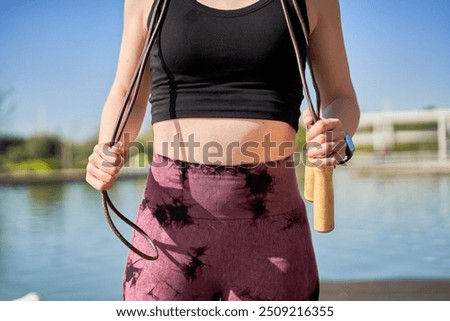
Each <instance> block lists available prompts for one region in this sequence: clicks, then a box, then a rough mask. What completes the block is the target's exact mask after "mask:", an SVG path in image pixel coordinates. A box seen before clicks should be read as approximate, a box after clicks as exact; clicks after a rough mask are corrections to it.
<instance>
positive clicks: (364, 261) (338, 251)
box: [0, 168, 450, 300]
mask: <svg viewBox="0 0 450 321" xmlns="http://www.w3.org/2000/svg"><path fill="white" fill-rule="evenodd" d="M144 184H145V181H144V180H143V179H139V180H129V181H120V182H118V184H117V185H116V187H115V188H114V189H113V190H112V191H111V193H110V194H111V197H112V199H113V200H114V201H115V203H116V205H117V206H118V207H119V209H121V210H122V211H123V212H124V213H126V214H127V215H128V216H129V217H131V218H134V217H135V213H136V212H137V207H138V203H139V201H140V198H141V195H142V192H143V188H144ZM335 193H336V202H335V204H336V229H335V231H333V232H332V233H330V234H319V233H316V232H314V233H313V239H314V244H315V248H316V255H317V260H318V264H319V271H320V276H321V279H322V280H374V279H398V278H413V279H414V278H426V279H434V278H450V252H449V249H450V233H449V231H450V215H449V214H450V197H449V196H450V176H442V177H439V176H408V177H360V176H353V175H350V174H348V173H346V169H345V168H339V169H338V170H337V171H336V172H335ZM307 207H308V210H309V218H310V220H311V219H312V217H311V210H312V209H311V205H310V204H309V203H307ZM119 227H120V228H121V229H122V230H123V231H124V234H125V235H127V236H128V235H130V234H131V231H130V229H127V228H126V227H124V226H123V225H121V224H119ZM126 254H127V249H126V248H125V246H123V245H122V243H120V241H119V240H118V239H116V237H115V236H114V234H113V233H112V232H111V230H110V229H109V226H108V225H107V223H106V220H105V219H104V217H103V214H102V209H101V205H100V195H99V193H97V192H95V191H94V190H92V189H91V188H90V187H88V186H87V185H86V184H83V183H70V184H52V185H29V186H0V300H10V299H14V298H17V297H20V296H22V295H24V294H26V293H28V292H31V291H34V292H38V293H39V294H40V295H41V296H42V298H43V299H44V300H120V299H121V287H122V273H123V269H124V262H125V259H126Z"/></svg>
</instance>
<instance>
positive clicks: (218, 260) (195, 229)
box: [123, 153, 319, 301]
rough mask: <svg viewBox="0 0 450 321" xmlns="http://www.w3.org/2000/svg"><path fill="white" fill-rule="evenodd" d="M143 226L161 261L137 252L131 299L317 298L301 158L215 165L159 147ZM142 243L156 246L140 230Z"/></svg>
mask: <svg viewBox="0 0 450 321" xmlns="http://www.w3.org/2000/svg"><path fill="white" fill-rule="evenodd" d="M137 224H138V225H139V226H140V227H142V228H143V229H144V230H145V231H146V232H147V233H148V234H149V235H150V236H151V237H152V238H153V239H154V243H155V245H156V246H157V248H158V250H159V252H160V257H159V259H158V260H156V261H146V260H143V259H141V258H140V257H139V256H137V255H136V254H135V253H133V252H130V253H129V256H128V259H127V263H126V267H125V275H124V283H123V299H124V300H164V301H168V300H171V301H172V300H219V299H221V300H317V299H318V296H319V280H318V271H317V265H316V259H315V254H314V249H313V246H312V240H311V231H310V227H309V223H308V218H307V215H306V210H305V205H304V202H303V200H302V198H301V196H300V193H299V190H298V185H297V180H296V175H295V167H294V163H293V160H292V156H290V157H287V158H284V159H281V160H278V161H271V162H266V163H260V164H257V165H241V166H239V165H233V166H224V165H221V166H212V165H205V164H197V163H189V162H185V161H180V160H173V159H170V158H168V157H165V156H162V155H159V154H157V153H154V156H153V161H152V164H151V166H150V169H149V175H148V178H147V186H146V190H145V193H144V196H143V199H142V203H141V204H140V207H139V212H138V217H137ZM132 242H133V244H134V245H135V246H136V247H138V248H139V249H144V250H145V249H148V244H146V242H145V240H143V239H142V237H141V236H140V235H139V234H137V233H134V234H133V238H132Z"/></svg>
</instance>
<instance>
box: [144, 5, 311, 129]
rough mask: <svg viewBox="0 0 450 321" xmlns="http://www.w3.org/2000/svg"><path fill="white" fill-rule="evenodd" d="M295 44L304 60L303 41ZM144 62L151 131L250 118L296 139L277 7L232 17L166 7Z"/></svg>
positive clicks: (290, 60)
mask: <svg viewBox="0 0 450 321" xmlns="http://www.w3.org/2000/svg"><path fill="white" fill-rule="evenodd" d="M300 2H302V1H300ZM302 9H303V10H305V7H304V4H303V8H302ZM293 16H294V15H293ZM298 41H299V45H300V46H301V47H300V50H301V51H303V52H302V56H303V57H304V53H305V52H304V50H305V46H304V41H301V40H300V39H299V40H298ZM150 59H151V60H150V70H151V82H152V94H151V96H150V103H151V115H152V121H151V122H152V124H154V123H156V122H159V121H163V120H167V119H175V118H184V117H212V118H216V117H226V118H253V119H255V118H256V119H271V120H279V121H283V122H286V123H288V124H290V125H291V126H292V127H293V128H294V129H295V131H298V123H299V117H300V104H301V101H302V99H303V94H302V85H301V79H300V75H299V73H298V68H297V62H296V59H295V53H294V49H293V45H292V42H291V39H290V36H289V31H288V29H287V25H286V22H285V18H284V15H283V10H282V7H281V3H280V2H279V1H277V0H260V1H258V2H256V3H254V4H251V5H249V6H247V7H244V8H240V9H235V10H220V9H215V8H211V7H208V6H205V5H203V4H201V3H199V2H197V1H196V0H172V1H170V3H169V7H168V9H167V12H166V14H165V17H164V21H163V24H162V26H161V29H160V32H159V33H158V37H157V38H156V41H155V43H154V45H153V47H152V48H151V58H150Z"/></svg>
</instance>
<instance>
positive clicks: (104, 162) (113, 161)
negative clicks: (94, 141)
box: [94, 147, 124, 168]
mask: <svg viewBox="0 0 450 321" xmlns="http://www.w3.org/2000/svg"><path fill="white" fill-rule="evenodd" d="M94 153H95V154H96V156H97V159H98V160H100V161H101V163H100V164H98V163H97V167H99V168H100V167H105V168H112V167H122V165H123V162H124V160H123V156H122V155H121V154H120V153H117V152H115V150H114V147H111V148H110V147H103V148H102V149H100V148H97V149H95V150H94Z"/></svg>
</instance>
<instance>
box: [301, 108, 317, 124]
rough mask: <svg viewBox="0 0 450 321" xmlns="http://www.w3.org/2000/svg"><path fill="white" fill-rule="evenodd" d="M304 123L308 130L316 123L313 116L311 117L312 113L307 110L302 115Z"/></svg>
mask: <svg viewBox="0 0 450 321" xmlns="http://www.w3.org/2000/svg"><path fill="white" fill-rule="evenodd" d="M302 122H303V124H304V125H305V127H306V128H308V127H309V126H311V125H312V124H313V122H314V120H313V118H312V116H311V112H310V111H309V110H308V109H307V110H305V111H304V112H303V113H302Z"/></svg>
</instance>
